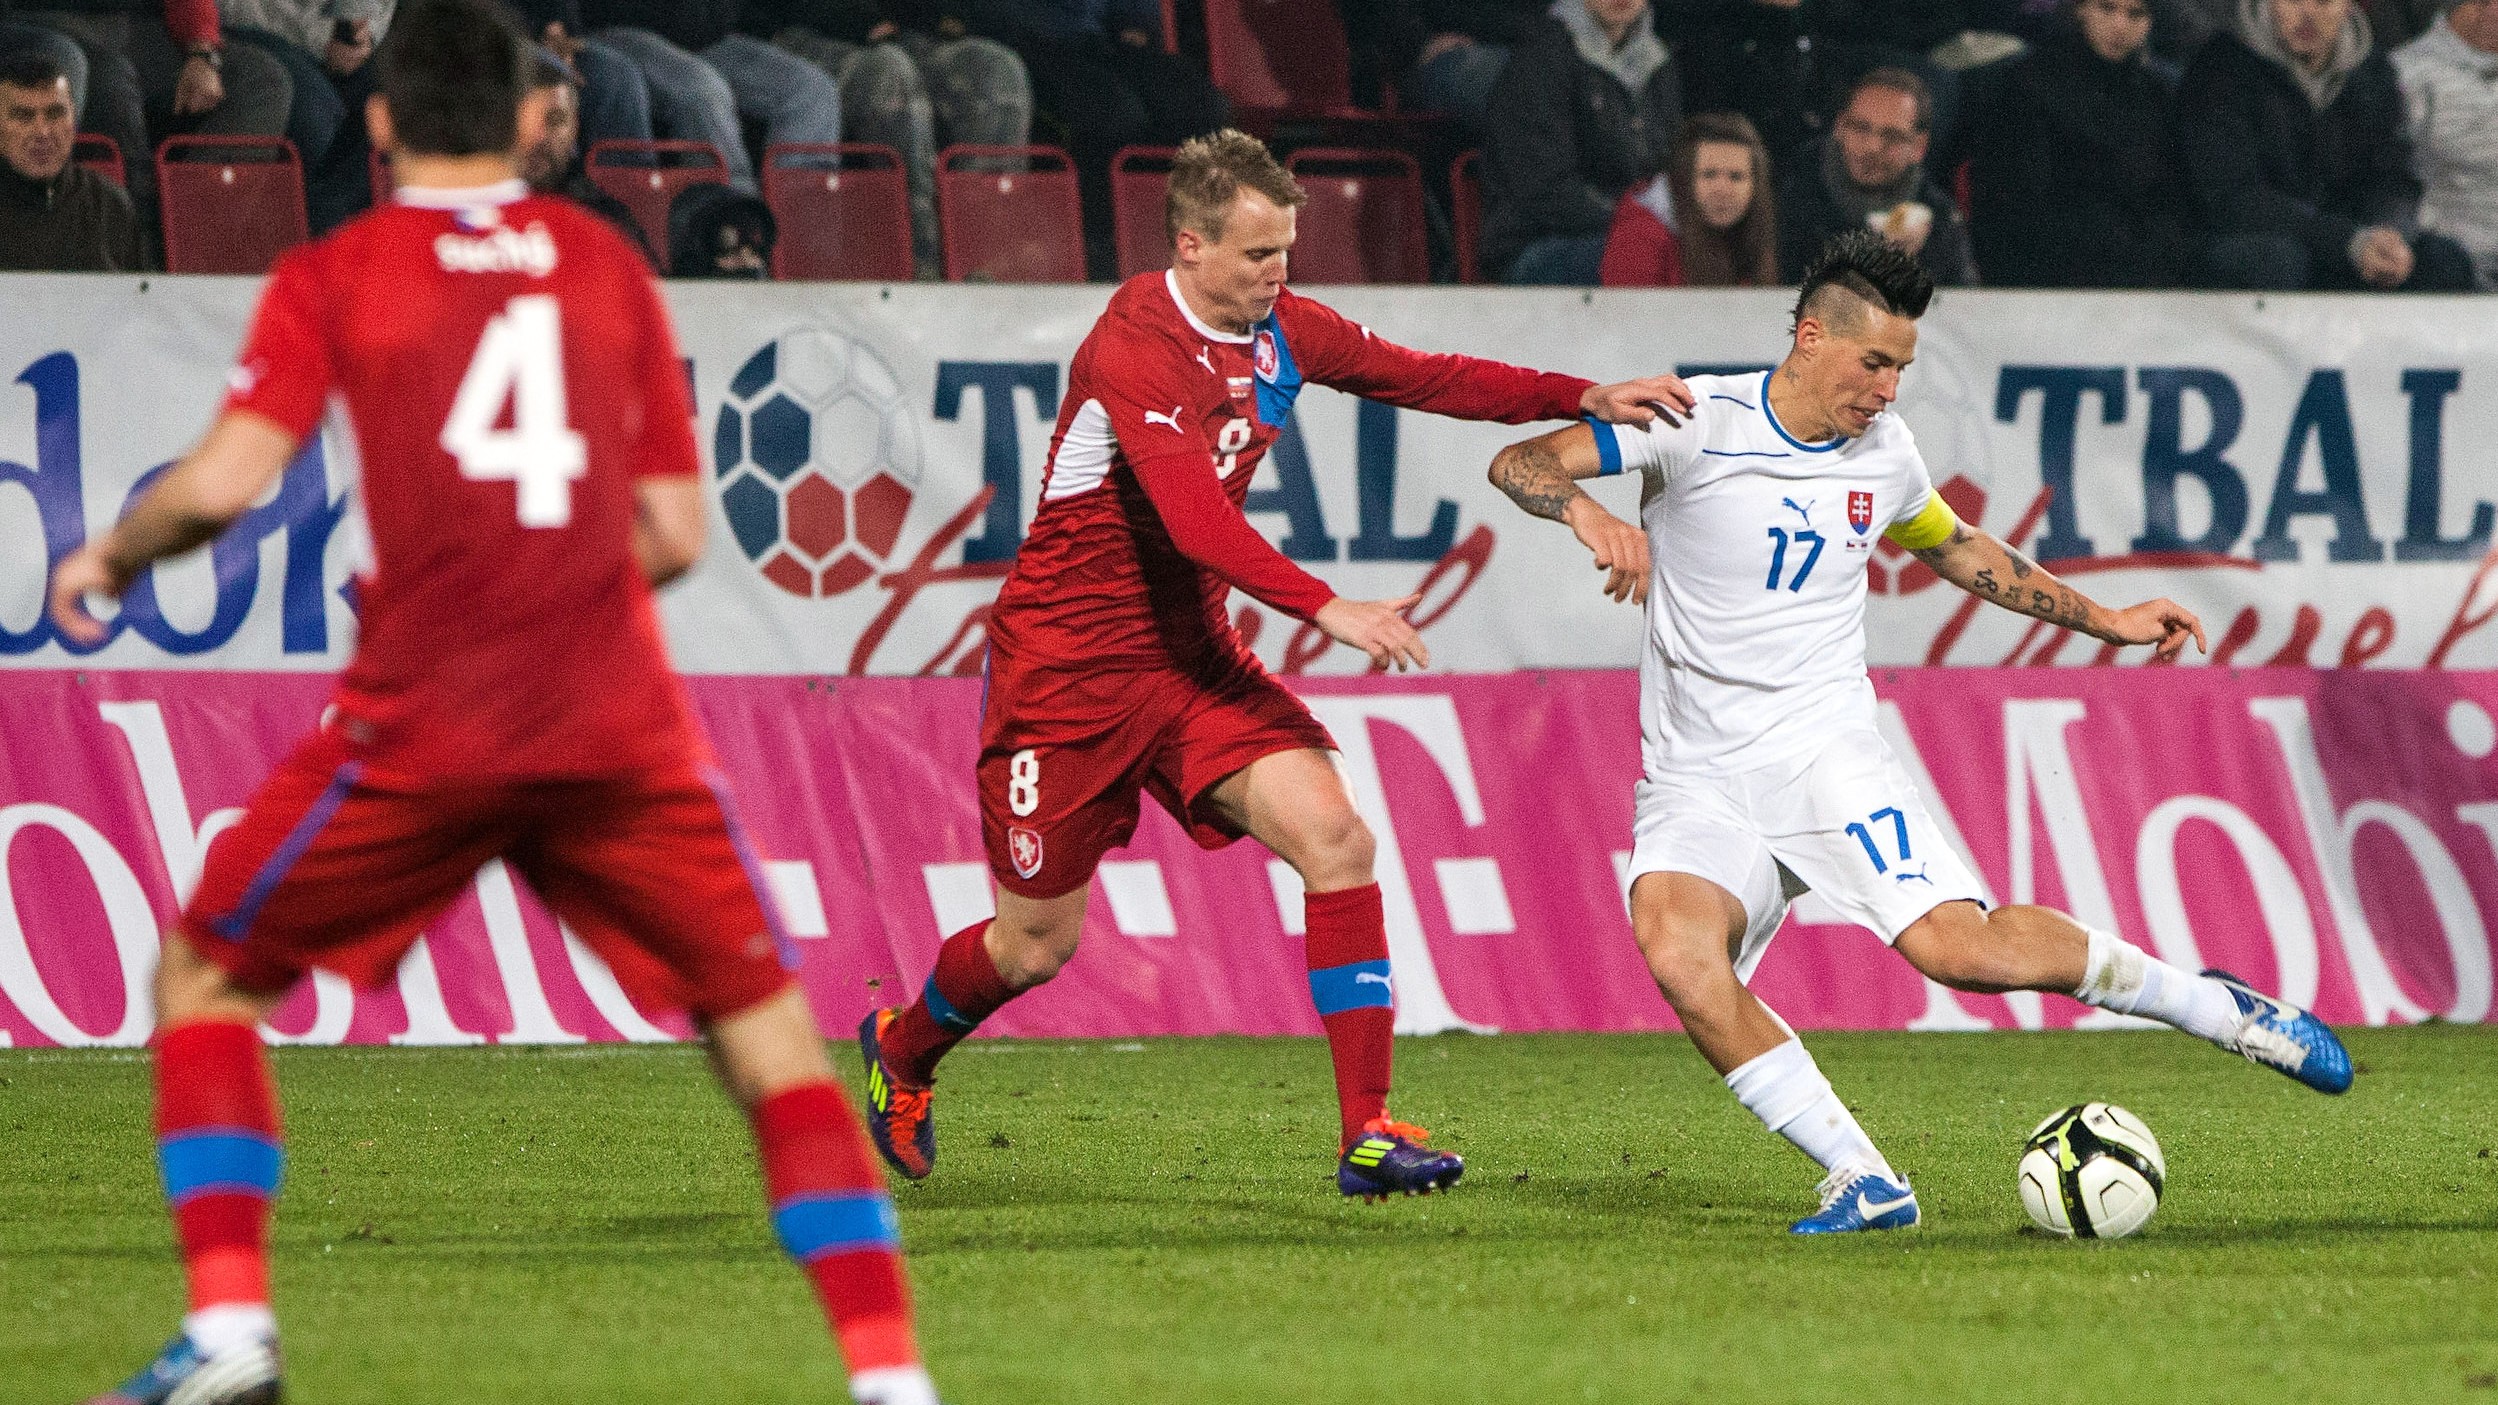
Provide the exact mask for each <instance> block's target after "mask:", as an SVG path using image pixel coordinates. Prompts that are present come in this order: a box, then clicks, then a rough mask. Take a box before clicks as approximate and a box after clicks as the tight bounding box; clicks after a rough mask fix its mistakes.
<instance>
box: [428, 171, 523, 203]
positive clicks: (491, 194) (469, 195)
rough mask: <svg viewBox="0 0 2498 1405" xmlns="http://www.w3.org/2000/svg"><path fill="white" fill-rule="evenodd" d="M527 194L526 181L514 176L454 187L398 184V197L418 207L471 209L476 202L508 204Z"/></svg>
mask: <svg viewBox="0 0 2498 1405" xmlns="http://www.w3.org/2000/svg"><path fill="white" fill-rule="evenodd" d="M528 194H529V183H528V182H527V181H524V180H522V179H521V178H520V177H518V176H514V177H512V178H511V179H510V180H502V181H496V182H495V183H494V184H492V185H470V186H462V187H460V188H459V189H457V190H441V189H429V188H427V187H424V186H414V185H403V186H401V187H399V196H398V200H399V203H400V204H402V205H414V206H415V207H416V208H418V209H420V210H473V209H476V208H477V207H478V206H480V205H509V204H511V203H512V202H513V201H515V200H519V199H523V198H525V197H526V196H527V195H528Z"/></svg>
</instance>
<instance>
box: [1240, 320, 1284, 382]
mask: <svg viewBox="0 0 2498 1405" xmlns="http://www.w3.org/2000/svg"><path fill="white" fill-rule="evenodd" d="M1249 354H1250V358H1251V359H1252V360H1254V361H1255V362H1256V363H1257V367H1258V379H1259V380H1262V381H1265V382H1267V383H1269V384H1270V385H1271V384H1273V383H1274V380H1275V373H1276V372H1277V371H1280V370H1282V369H1283V365H1284V360H1283V358H1282V357H1281V356H1279V355H1277V354H1276V352H1275V334H1274V333H1273V332H1269V331H1265V330H1263V329H1261V330H1260V331H1259V333H1258V339H1257V341H1256V342H1255V343H1253V344H1252V345H1251V347H1250V351H1249Z"/></svg>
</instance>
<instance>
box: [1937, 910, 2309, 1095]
mask: <svg viewBox="0 0 2498 1405" xmlns="http://www.w3.org/2000/svg"><path fill="white" fill-rule="evenodd" d="M1897 946H1898V947H1899V952H1900V955H1902V956H1905V957H1907V958H1908V960H1909V962H1910V964H1912V965H1914V966H1915V967H1916V968H1917V969H1918V970H1920V971H1923V972H1924V973H1925V974H1927V975H1928V976H1931V977H1933V978H1934V979H1935V980H1937V981H1940V982H1942V983H1943V984H1944V985H1947V986H1950V987H1952V988H1953V989H1955V990H1967V991H1975V992H1981V993H1995V992H2001V991H2007V990H2043V991H2054V992H2056V993H2057V994H2061V995H2070V996H2072V997H2073V998H2074V999H2076V1000H2079V1001H2081V1002H2082V1003H2083V1004H2085V1005H2095V1006H2098V1007H2099V1008H2100V1009H2103V1010H2113V1011H2115V1012H2116V1013H2118V1014H2120V1015H2139V1016H2141V1017H2143V1018H2144V1019H2151V1020H2157V1021H2159V1022H2160V1023H2162V1024H2165V1025H2169V1026H2171V1027H2173V1028H2176V1029H2181V1030H2184V1031H2185V1032H2186V1033H2188V1034H2191V1035H2194V1036H2195V1037H2196V1038H2198V1039H2208V1040H2210V1041H2211V1042H2212V1043H2214V1044H2217V1045H2219V1046H2220V1047H2221V1048H2223V1049H2226V1050H2228V1051H2230V1052H2231V1053H2234V1054H2242V1055H2244V1056H2245V1057H2246V1058H2247V1060H2248V1061H2249V1062H2252V1063H2258V1064H2262V1065H2263V1066H2264V1067H2266V1068H2270V1069H2275V1070H2277V1071H2279V1072H2281V1073H2284V1074H2287V1075H2288V1076H2290V1077H2292V1078H2295V1079H2297V1080H2298V1081H2299V1082H2301V1083H2304V1084H2306V1085H2307V1086H2308V1087H2310V1088H2313V1089H2315V1090H2316V1091H2317V1092H2320V1093H2340V1092H2343V1091H2346V1090H2347V1089H2348V1088H2349V1087H2350V1086H2351V1057H2350V1052H2349V1051H2348V1050H2346V1049H2344V1048H2343V1047H2342V1041H2341V1040H2340V1039H2339V1038H2338V1037H2336V1036H2335V1035H2334V1033H2333V1031H2332V1030H2331V1029H2329V1028H2327V1027H2326V1025H2325V1024H2324V1022H2323V1021H2321V1020H2319V1019H2317V1018H2316V1017H2315V1016H2314V1015H2311V1014H2309V1013H2307V1012H2306V1011H2305V1010H2301V1009H2299V1008H2298V1007H2297V1006H2294V1005H2291V1004H2289V1003H2287V1002H2285V1001H2281V1000H2276V999H2274V998H2273V997H2271V996H2268V995H2264V994H2262V993H2260V992H2258V991H2257V990H2255V989H2254V988H2253V987H2251V986H2249V985H2247V984H2246V983H2245V982H2244V981H2241V980H2239V979H2237V978H2236V977H2234V976H2230V975H2227V974H2225V973H2223V972H2219V971H2206V972H2204V973H2202V974H2201V975H2197V974H2195V973H2194V972H2191V971H2186V970H2182V969H2180V968H2178V967H2175V966H2171V965H2169V964H2168V963H2167V962H2165V961H2162V960H2161V959H2160V958H2158V957H2156V956H2153V955H2152V954H2150V953H2149V952H2147V951H2144V950H2143V949H2142V948H2140V947H2137V946H2135V945H2133V944H2132V943H2130V942H2128V941H2126V940H2125V939H2123V938H2122V937H2118V936H2116V935H2114V934H2113V933H2109V932H2100V931H2093V930H2091V929H2090V928H2087V927H2084V926H2083V925H2082V924H2081V923H2079V922H2077V921H2075V920H2074V919H2073V918H2071V917H2069V916H2066V915H2065V914H2064V913H2061V912H2058V911H2056V910H2055V909H2054V908H2048V907H2035V906H2030V905H2026V904H2020V905H2014V906H2010V907H1999V908H1996V909H1995V910H1993V911H1991V912H1989V911H1985V910H1982V909H1981V908H1979V907H1978V905H1977V904H1975V903H1969V902H1950V903H1944V904H1943V905H1941V906H1939V907H1937V908H1935V909H1934V910H1933V911H1932V912H1929V913H1927V914H1926V915H1925V916H1924V917H1923V918H1920V919H1919V920H1918V921H1917V922H1915V923H1914V924H1912V925H1911V926H1909V927H1908V928H1907V929H1906V930H1904V931H1902V932H1901V933H1900V935H1899V940H1898V942H1897Z"/></svg>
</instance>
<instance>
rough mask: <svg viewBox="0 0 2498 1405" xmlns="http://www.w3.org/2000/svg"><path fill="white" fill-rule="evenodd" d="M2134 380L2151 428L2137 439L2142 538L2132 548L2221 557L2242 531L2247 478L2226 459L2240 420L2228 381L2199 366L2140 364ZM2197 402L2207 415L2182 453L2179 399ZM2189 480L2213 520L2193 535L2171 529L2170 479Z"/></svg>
mask: <svg viewBox="0 0 2498 1405" xmlns="http://www.w3.org/2000/svg"><path fill="white" fill-rule="evenodd" d="M2134 374H2135V378H2136V380H2137V382H2138V383H2139V384H2140V385H2141V387H2142V393H2143V394H2144V395H2146V396H2149V397H2150V399H2151V427H2150V430H2149V432H2148V433H2147V434H2146V435H2145V436H2144V438H2143V442H2142V535H2141V536H2138V537H2136V538H2134V540H2133V549H2134V550H2136V551H2210V552H2227V551H2229V550H2230V549H2231V548H2232V547H2235V546H2236V545H2237V544H2238V536H2239V534H2240V533H2242V532H2244V531H2245V530H2246V517H2247V493H2246V478H2245V476H2244V475H2243V474H2241V473H2239V472H2238V470H2237V469H2236V468H2235V467H2233V466H2231V464H2230V462H2229V460H2228V459H2227V458H2225V457H2223V456H2224V455H2226V454H2227V453H2228V452H2229V446H2230V445H2231V444H2233V443H2235V442H2237V438H2238V430H2239V429H2240V427H2241V426H2243V425H2244V424H2245V422H2246V405H2245V402H2244V401H2243V400H2242V399H2241V398H2240V397H2239V395H2238V386H2237V383H2236V382H2235V381H2232V380H2231V379H2229V377H2227V376H2225V375H2223V374H2221V373H2220V372H2218V371H2215V370H2212V369H2210V368H2208V367H2204V366H2145V367H2143V368H2141V369H2140V370H2138V371H2136V372H2135V373H2134ZM2189 393H2191V394H2193V395H2196V396H2198V397H2200V398H2201V399H2202V401H2203V406H2204V408H2205V409H2206V410H2207V411H2209V412H2210V414H2211V417H2212V427H2211V430H2210V431H2209V432H2208V433H2206V434H2205V435H2204V436H2203V442H2202V443H2201V444H2198V445H2196V446H2195V447H2194V448H2192V449H2189V448H2187V447H2186V446H2185V437H2186V428H2185V426H2186V409H2185V402H2186V396H2187V395H2188V394H2189ZM2180 478H2192V479H2194V480H2195V481H2196V482H2199V483H2201V484H2202V485H2203V491H2204V494H2205V496H2207V497H2208V498H2210V499H2211V507H2212V520H2211V522H2210V523H2209V524H2208V525H2207V526H2205V527H2204V529H2203V532H2202V534H2201V535H2200V536H2194V537H2189V536H2187V535H2186V534H2185V532H2184V531H2183V530H2182V529H2181V528H2180V527H2179V526H2178V524H2177V480H2178V479H2180Z"/></svg>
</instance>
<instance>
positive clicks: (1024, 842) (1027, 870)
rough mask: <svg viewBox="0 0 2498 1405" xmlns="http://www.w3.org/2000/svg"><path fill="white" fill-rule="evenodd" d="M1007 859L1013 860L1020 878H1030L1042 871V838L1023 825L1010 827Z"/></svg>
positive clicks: (1008, 830) (1007, 835) (1007, 831)
mask: <svg viewBox="0 0 2498 1405" xmlns="http://www.w3.org/2000/svg"><path fill="white" fill-rule="evenodd" d="M1006 857H1007V858H1009V859H1011V860H1013V861H1014V864H1015V873H1016V875H1017V876H1018V877H1023V878H1030V877H1031V876H1032V875H1034V874H1036V873H1039V872H1040V871H1041V836H1040V835H1039V834H1038V833H1036V832H1035V831H1033V830H1029V829H1026V828H1024V827H1023V826H1022V825H1019V824H1018V825H1009V826H1008V827H1007V830H1006Z"/></svg>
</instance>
